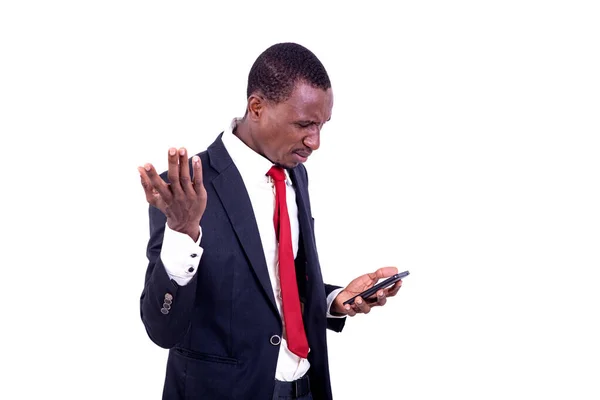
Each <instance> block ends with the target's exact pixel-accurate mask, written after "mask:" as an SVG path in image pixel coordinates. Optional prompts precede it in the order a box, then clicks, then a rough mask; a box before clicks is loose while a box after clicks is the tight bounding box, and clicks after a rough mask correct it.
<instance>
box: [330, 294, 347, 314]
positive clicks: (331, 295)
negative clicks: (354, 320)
mask: <svg viewBox="0 0 600 400" xmlns="http://www.w3.org/2000/svg"><path fill="white" fill-rule="evenodd" d="M342 290H344V288H339V289H335V290H334V291H333V292H331V293H329V296H327V318H346V316H345V315H331V305H332V304H333V301H334V300H335V298H336V297H337V295H338V294H340V292H341V291H342Z"/></svg>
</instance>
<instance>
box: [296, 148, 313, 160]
mask: <svg viewBox="0 0 600 400" xmlns="http://www.w3.org/2000/svg"><path fill="white" fill-rule="evenodd" d="M310 154H311V152H309V151H302V150H300V151H294V155H295V156H296V159H297V160H298V162H305V161H306V160H307V159H308V157H309V156H310Z"/></svg>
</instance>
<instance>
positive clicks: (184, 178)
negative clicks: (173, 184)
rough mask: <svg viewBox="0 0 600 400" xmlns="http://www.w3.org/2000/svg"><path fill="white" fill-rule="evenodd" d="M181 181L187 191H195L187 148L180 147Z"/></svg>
mask: <svg viewBox="0 0 600 400" xmlns="http://www.w3.org/2000/svg"><path fill="white" fill-rule="evenodd" d="M179 183H180V185H181V187H182V188H183V191H184V192H186V193H194V186H193V185H192V180H191V178H190V163H189V162H188V157H187V150H186V149H185V148H184V147H182V148H180V149H179Z"/></svg>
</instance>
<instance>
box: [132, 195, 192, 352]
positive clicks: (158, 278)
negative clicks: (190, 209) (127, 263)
mask: <svg viewBox="0 0 600 400" xmlns="http://www.w3.org/2000/svg"><path fill="white" fill-rule="evenodd" d="M149 218H150V239H149V241H148V246H147V251H146V256H147V258H148V268H147V270H146V277H145V283H144V289H143V291H142V295H141V297H140V313H141V318H142V322H143V323H144V326H145V328H146V332H147V333H148V336H149V337H150V339H152V341H153V342H154V343H156V344H157V345H159V346H160V347H163V348H171V347H174V346H175V345H176V344H177V343H178V342H180V341H181V339H182V338H183V336H184V335H185V334H186V332H187V330H188V328H189V326H190V321H191V315H192V311H193V307H194V299H195V294H196V286H197V281H198V278H197V275H196V276H194V278H192V280H191V281H190V282H189V283H188V284H187V285H185V286H179V285H178V284H177V283H176V282H175V281H173V280H172V279H171V278H170V277H169V275H168V274H167V272H166V270H165V267H164V265H163V263H162V261H161V259H160V252H161V248H162V241H163V236H164V231H165V224H166V221H167V218H166V216H165V215H164V214H163V213H162V211H160V210H159V209H157V208H155V207H153V206H150V207H149Z"/></svg>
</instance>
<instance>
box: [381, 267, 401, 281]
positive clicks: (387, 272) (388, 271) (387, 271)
mask: <svg viewBox="0 0 600 400" xmlns="http://www.w3.org/2000/svg"><path fill="white" fill-rule="evenodd" d="M397 273H398V268H396V267H383V268H379V269H378V270H377V271H375V276H376V278H377V279H382V278H389V277H390V276H392V275H396V274H397Z"/></svg>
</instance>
